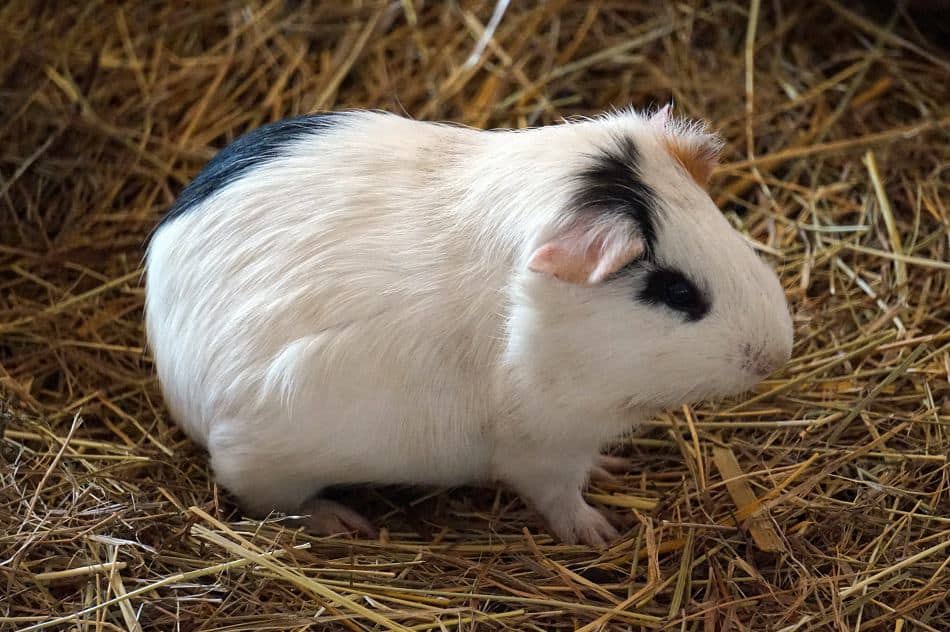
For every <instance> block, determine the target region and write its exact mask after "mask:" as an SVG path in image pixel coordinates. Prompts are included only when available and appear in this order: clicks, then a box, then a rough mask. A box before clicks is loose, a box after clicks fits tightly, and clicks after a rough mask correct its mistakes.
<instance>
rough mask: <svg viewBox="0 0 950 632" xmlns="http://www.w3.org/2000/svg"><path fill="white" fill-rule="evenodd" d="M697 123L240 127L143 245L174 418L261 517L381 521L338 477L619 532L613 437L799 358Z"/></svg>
mask: <svg viewBox="0 0 950 632" xmlns="http://www.w3.org/2000/svg"><path fill="white" fill-rule="evenodd" d="M704 130H705V128H704V127H703V126H702V125H700V124H697V123H689V122H685V121H680V120H678V119H674V118H672V117H671V116H670V113H669V109H668V108H664V109H662V110H660V111H658V112H655V113H653V114H650V113H641V112H637V111H633V110H625V111H620V112H613V113H610V114H605V115H602V116H600V117H598V118H593V119H578V120H571V121H566V122H564V123H562V124H557V125H551V126H545V127H538V128H532V129H527V130H517V131H515V130H491V131H483V130H475V129H470V128H466V127H462V126H457V125H450V124H436V123H428V122H419V121H414V120H409V119H406V118H402V117H399V116H396V115H392V114H386V113H380V112H367V111H347V112H337V113H329V114H313V115H308V116H303V117H299V118H294V119H289V120H284V121H280V122H277V123H272V124H269V125H265V126H263V127H260V128H258V129H256V130H254V131H252V132H250V133H248V134H247V135H245V136H243V137H241V138H239V139H237V140H236V141H234V142H233V143H232V144H231V145H229V146H228V147H227V148H225V149H224V150H222V151H221V152H220V153H219V154H217V156H216V157H215V158H213V159H212V160H211V162H210V163H208V165H207V166H206V167H205V168H204V170H203V171H202V172H201V173H200V174H199V175H198V176H197V177H196V178H195V180H194V181H192V182H191V183H190V184H189V185H188V186H187V187H185V188H184V190H183V191H182V192H181V195H180V197H179V198H178V200H177V202H176V203H175V205H174V206H173V207H172V209H171V210H170V212H169V213H168V214H167V215H166V216H165V217H164V218H163V220H162V221H161V222H160V224H159V226H158V227H157V229H156V230H155V232H154V233H153V236H152V238H151V241H150V243H149V246H148V251H147V255H146V327H147V334H148V340H149V346H150V348H151V351H152V353H153V356H154V362H155V366H156V369H157V373H158V378H159V382H160V384H161V388H162V391H163V395H164V397H165V400H166V402H167V405H168V409H169V412H170V414H171V415H172V417H173V418H174V420H176V421H177V423H178V424H180V426H181V427H182V428H183V429H184V430H185V432H186V433H187V434H188V435H189V436H190V437H191V438H192V439H194V440H195V441H197V442H198V443H200V444H202V445H203V446H205V447H206V448H207V450H208V452H209V454H210V457H211V466H212V469H213V471H214V474H215V477H216V479H217V481H218V482H219V484H220V485H222V486H223V487H224V488H226V489H227V490H229V491H230V492H231V493H233V494H234V495H235V496H236V498H237V499H238V500H239V501H240V503H242V505H243V508H244V509H245V510H246V511H247V512H248V513H249V515H252V516H264V515H267V514H268V513H270V512H272V511H274V510H277V511H280V512H284V513H288V514H294V515H298V516H308V517H307V518H305V520H306V522H307V526H308V527H309V528H310V529H311V530H313V531H314V532H316V533H323V534H329V533H338V532H343V531H351V532H352V531H356V532H359V533H361V534H364V535H367V536H371V535H372V534H373V526H372V525H371V524H370V523H369V522H368V521H367V520H366V519H365V518H363V517H362V516H361V515H360V514H359V513H357V511H355V510H354V509H353V508H351V507H348V506H346V505H345V504H342V503H339V502H334V501H331V500H329V499H326V498H322V497H321V496H320V492H321V490H324V489H325V488H327V487H328V486H337V485H347V484H373V483H376V484H417V485H444V486H455V485H462V484H468V483H502V484H507V485H508V486H510V487H511V488H512V489H513V490H515V491H516V492H517V493H518V494H520V495H521V497H522V498H523V499H525V500H526V501H527V502H528V504H529V506H533V507H534V508H535V509H536V510H537V511H538V512H540V514H541V515H542V516H543V517H544V518H545V519H546V522H547V524H548V525H549V527H550V530H551V531H552V532H553V534H554V535H555V536H557V537H558V538H559V539H560V540H562V541H564V542H580V543H586V544H591V545H603V544H604V543H607V542H609V541H611V540H613V539H615V538H617V537H618V533H617V531H616V530H615V528H614V526H612V524H611V522H610V521H609V520H607V519H606V517H605V515H604V514H603V513H601V512H600V511H599V510H597V509H595V508H594V507H592V506H591V505H589V504H588V503H587V502H586V500H585V499H584V496H583V491H584V488H585V485H586V484H587V481H588V478H589V476H590V475H591V473H592V472H598V471H600V468H601V467H602V466H604V465H609V464H610V461H608V460H606V458H605V457H602V456H601V450H602V449H603V448H604V446H605V445H606V444H607V443H608V442H610V441H611V440H614V439H616V438H617V437H620V436H622V435H623V434H624V433H626V432H629V431H630V430H632V429H634V428H635V427H636V426H637V424H638V423H640V422H642V421H643V420H644V419H645V418H648V417H650V416H651V415H655V414H657V413H658V412H660V411H662V410H664V409H667V408H670V407H674V406H679V405H682V404H684V403H687V402H694V401H696V400H700V399H703V398H709V397H720V396H726V395H732V394H738V393H741V392H743V391H746V390H748V389H750V388H751V387H752V386H753V385H755V384H756V383H757V382H758V381H760V380H761V379H762V378H763V377H764V376H766V375H768V374H769V373H771V372H773V371H774V370H776V369H778V368H779V367H781V366H782V365H783V364H784V363H785V362H786V361H787V360H788V358H789V357H790V354H791V349H792V325H791V319H790V316H789V309H788V305H787V302H786V299H785V295H784V292H783V290H782V287H781V285H780V283H779V280H778V278H777V277H776V274H775V273H774V271H773V270H772V269H771V268H769V267H768V266H767V265H766V264H765V263H764V262H763V261H762V260H760V259H759V258H758V257H757V255H756V254H755V252H754V251H753V249H752V248H751V247H750V245H749V243H748V242H747V241H746V240H745V238H744V237H743V236H741V235H740V234H739V233H738V232H737V231H736V230H734V229H733V228H732V227H731V225H730V224H729V223H728V221H727V220H726V219H725V218H724V217H723V215H722V214H721V212H720V211H719V210H718V209H717V208H716V206H715V205H714V203H713V202H712V200H711V199H710V197H709V195H708V193H707V191H706V184H707V179H708V178H709V176H710V173H711V171H712V169H713V167H714V165H715V161H716V157H717V152H718V150H719V148H720V141H719V140H718V139H717V137H716V136H714V135H712V134H708V133H706V132H705V131H704Z"/></svg>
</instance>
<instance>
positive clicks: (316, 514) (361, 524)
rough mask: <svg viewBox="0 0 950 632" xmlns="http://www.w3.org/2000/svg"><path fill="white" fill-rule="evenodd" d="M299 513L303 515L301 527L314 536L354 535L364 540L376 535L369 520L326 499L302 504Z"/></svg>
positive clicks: (317, 499) (315, 499)
mask: <svg viewBox="0 0 950 632" xmlns="http://www.w3.org/2000/svg"><path fill="white" fill-rule="evenodd" d="M301 513H303V514H305V517H304V518H303V520H302V523H303V525H304V526H305V527H306V529H307V531H309V532H310V533H313V534H314V535H340V534H344V533H356V534H357V535H361V536H363V537H366V538H375V537H376V535H377V534H376V529H374V528H373V525H371V524H370V522H369V520H367V519H366V518H364V517H363V516H362V515H360V514H359V513H357V512H356V511H354V510H352V509H350V508H349V507H347V506H346V505H341V504H340V503H338V502H334V501H332V500H328V499H326V498H314V499H312V500H310V501H308V502H306V503H304V505H303V506H302V507H301Z"/></svg>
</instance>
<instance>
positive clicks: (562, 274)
mask: <svg viewBox="0 0 950 632" xmlns="http://www.w3.org/2000/svg"><path fill="white" fill-rule="evenodd" d="M643 250H644V247H643V240H642V239H641V238H640V237H638V236H636V235H635V234H634V233H633V230H632V227H631V226H630V224H629V222H625V221H618V222H615V225H613V226H609V227H603V226H597V225H594V224H593V223H592V222H580V223H578V224H576V225H574V226H573V227H571V228H570V229H568V230H567V231H565V232H564V233H562V234H561V235H559V236H558V237H555V238H554V239H552V240H551V241H549V242H547V243H545V244H544V245H542V246H541V247H540V248H538V249H537V250H535V251H534V254H532V255H531V259H530V261H529V262H528V269H529V270H531V271H533V272H540V273H541V274H546V275H548V276H550V277H554V278H555V279H558V280H560V281H566V282H568V283H575V284H578V285H593V284H596V283H600V282H602V281H604V280H605V279H607V278H608V277H609V276H610V275H612V274H614V273H615V272H617V271H618V270H620V269H621V268H623V267H624V266H625V265H627V264H629V263H630V262H631V261H633V260H634V259H636V258H637V257H639V256H640V255H642V254H643Z"/></svg>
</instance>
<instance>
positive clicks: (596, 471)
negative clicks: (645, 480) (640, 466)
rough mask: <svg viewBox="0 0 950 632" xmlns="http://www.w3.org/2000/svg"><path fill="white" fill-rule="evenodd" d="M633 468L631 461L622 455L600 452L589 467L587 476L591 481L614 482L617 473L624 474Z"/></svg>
mask: <svg viewBox="0 0 950 632" xmlns="http://www.w3.org/2000/svg"><path fill="white" fill-rule="evenodd" d="M632 468H633V461H631V460H630V459H627V458H624V457H622V456H610V455H607V454H601V455H600V456H598V457H597V462H596V463H595V464H594V466H593V467H592V468H591V469H590V474H589V475H588V477H589V478H590V480H592V481H600V482H607V483H612V482H616V480H617V475H618V474H625V473H626V472H629V471H630V470H631V469H632Z"/></svg>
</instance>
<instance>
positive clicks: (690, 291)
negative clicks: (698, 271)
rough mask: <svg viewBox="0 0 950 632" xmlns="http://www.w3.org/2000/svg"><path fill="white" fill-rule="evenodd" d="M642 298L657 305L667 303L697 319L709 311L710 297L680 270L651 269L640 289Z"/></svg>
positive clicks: (688, 316)
mask: <svg viewBox="0 0 950 632" xmlns="http://www.w3.org/2000/svg"><path fill="white" fill-rule="evenodd" d="M640 300H641V301H645V302H647V303H652V304H655V305H666V306H667V307H669V308H670V309H672V310H674V311H677V312H680V313H682V314H685V315H686V318H687V320H690V321H697V320H700V319H702V317H703V316H705V315H706V314H707V313H709V299H708V298H707V297H706V296H704V295H703V292H702V290H700V289H699V288H698V287H696V284H695V283H693V282H692V281H690V280H689V279H687V278H686V276H685V275H684V274H683V273H681V272H679V271H678V270H672V269H669V268H657V269H655V270H651V271H650V273H649V274H648V275H647V277H646V283H645V284H644V286H643V289H642V290H641V291H640Z"/></svg>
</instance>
